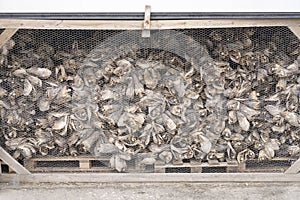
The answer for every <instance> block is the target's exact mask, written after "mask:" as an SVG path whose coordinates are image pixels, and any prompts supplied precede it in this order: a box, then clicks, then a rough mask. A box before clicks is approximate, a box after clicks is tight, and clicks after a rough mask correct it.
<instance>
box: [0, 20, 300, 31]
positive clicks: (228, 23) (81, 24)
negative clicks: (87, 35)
mask: <svg viewBox="0 0 300 200" xmlns="http://www.w3.org/2000/svg"><path fill="white" fill-rule="evenodd" d="M299 24H300V19H201V20H152V21H151V27H150V29H151V30H159V29H186V28H230V27H264V26H291V27H294V26H299ZM0 28H20V29H86V30H89V29H91V30H93V29H99V30H101V29H106V30H142V29H143V21H142V20H20V19H0Z"/></svg>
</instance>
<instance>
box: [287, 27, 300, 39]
mask: <svg viewBox="0 0 300 200" xmlns="http://www.w3.org/2000/svg"><path fill="white" fill-rule="evenodd" d="M289 29H290V30H291V31H292V32H293V33H294V34H295V35H296V36H297V37H298V38H299V40H300V26H299V25H298V26H289Z"/></svg>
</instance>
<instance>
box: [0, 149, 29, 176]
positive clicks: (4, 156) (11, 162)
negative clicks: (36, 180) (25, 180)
mask: <svg viewBox="0 0 300 200" xmlns="http://www.w3.org/2000/svg"><path fill="white" fill-rule="evenodd" d="M0 159H1V160H3V161H4V162H5V163H6V164H8V166H9V167H11V168H12V169H13V170H14V171H15V172H16V173H17V174H30V172H29V171H28V170H27V169H26V168H24V167H23V166H22V165H21V164H20V163H19V162H18V161H16V160H15V159H14V158H13V157H12V156H11V155H9V153H7V152H6V151H5V150H4V149H3V148H2V147H0Z"/></svg>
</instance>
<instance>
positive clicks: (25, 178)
mask: <svg viewBox="0 0 300 200" xmlns="http://www.w3.org/2000/svg"><path fill="white" fill-rule="evenodd" d="M0 182H4V183H15V182H20V183H24V182H26V183H72V182H73V183H76V182H77V183H78V182H81V183H83V182H86V183H130V182H137V183H155V182H156V183H158V182H165V183H166V182H231V183H233V182H300V174H284V173H215V174H214V173H209V174H203V173H202V174H198V173H195V174H176V173H172V174H157V173H119V174H112V173H44V174H30V175H15V174H2V175H0Z"/></svg>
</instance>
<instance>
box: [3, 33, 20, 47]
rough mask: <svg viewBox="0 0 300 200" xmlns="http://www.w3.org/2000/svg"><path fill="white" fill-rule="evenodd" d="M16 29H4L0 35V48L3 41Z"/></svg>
mask: <svg viewBox="0 0 300 200" xmlns="http://www.w3.org/2000/svg"><path fill="white" fill-rule="evenodd" d="M17 31H18V29H17V28H12V29H11V28H8V29H5V30H4V31H3V32H2V33H1V35H0V49H1V48H2V47H3V46H4V45H5V43H6V42H7V41H8V40H9V39H10V38H11V37H12V36H13V35H14V34H15V33H16V32H17Z"/></svg>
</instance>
